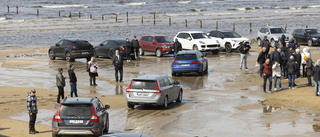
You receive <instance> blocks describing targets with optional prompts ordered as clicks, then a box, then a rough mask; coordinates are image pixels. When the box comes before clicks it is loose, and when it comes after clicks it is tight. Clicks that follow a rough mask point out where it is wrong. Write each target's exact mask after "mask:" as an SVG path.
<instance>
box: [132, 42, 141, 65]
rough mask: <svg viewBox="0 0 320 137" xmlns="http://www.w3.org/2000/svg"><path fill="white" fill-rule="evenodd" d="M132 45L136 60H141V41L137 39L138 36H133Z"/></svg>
mask: <svg viewBox="0 0 320 137" xmlns="http://www.w3.org/2000/svg"><path fill="white" fill-rule="evenodd" d="M131 45H132V47H133V49H134V53H135V57H136V60H140V56H139V48H140V45H139V41H138V40H137V37H136V36H133V40H132V41H131Z"/></svg>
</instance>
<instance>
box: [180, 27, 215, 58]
mask: <svg viewBox="0 0 320 137" xmlns="http://www.w3.org/2000/svg"><path fill="white" fill-rule="evenodd" d="M174 39H178V40H179V42H180V43H181V45H182V49H188V50H199V51H211V52H212V53H213V54H218V53H219V48H220V44H219V41H218V39H215V38H210V37H209V36H208V35H207V34H206V33H204V32H202V31H182V32H178V34H177V35H176V36H175V37H174Z"/></svg>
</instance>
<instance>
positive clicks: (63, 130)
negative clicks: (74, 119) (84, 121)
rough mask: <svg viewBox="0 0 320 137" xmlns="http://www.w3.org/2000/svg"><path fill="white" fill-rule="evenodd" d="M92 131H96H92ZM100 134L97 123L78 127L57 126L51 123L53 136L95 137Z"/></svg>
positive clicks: (55, 123)
mask: <svg viewBox="0 0 320 137" xmlns="http://www.w3.org/2000/svg"><path fill="white" fill-rule="evenodd" d="M93 129H97V131H94V130H93ZM100 133H101V131H100V129H99V123H96V122H95V123H94V124H93V126H90V127H89V126H88V127H79V126H74V127H71V126H58V123H57V122H55V121H53V122H52V134H55V135H94V136H97V135H99V134H100Z"/></svg>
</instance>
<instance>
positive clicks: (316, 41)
mask: <svg viewBox="0 0 320 137" xmlns="http://www.w3.org/2000/svg"><path fill="white" fill-rule="evenodd" d="M292 36H293V38H294V39H295V40H296V41H295V42H297V43H299V44H308V46H313V45H320V30H318V29H308V28H305V29H295V30H293V33H292Z"/></svg>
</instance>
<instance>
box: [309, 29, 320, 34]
mask: <svg viewBox="0 0 320 137" xmlns="http://www.w3.org/2000/svg"><path fill="white" fill-rule="evenodd" d="M306 33H307V34H320V31H319V30H316V29H306Z"/></svg>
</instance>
